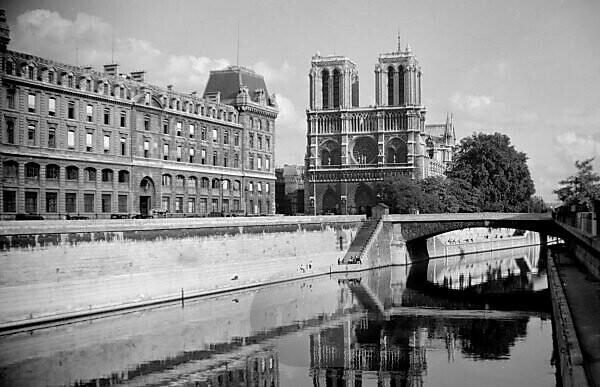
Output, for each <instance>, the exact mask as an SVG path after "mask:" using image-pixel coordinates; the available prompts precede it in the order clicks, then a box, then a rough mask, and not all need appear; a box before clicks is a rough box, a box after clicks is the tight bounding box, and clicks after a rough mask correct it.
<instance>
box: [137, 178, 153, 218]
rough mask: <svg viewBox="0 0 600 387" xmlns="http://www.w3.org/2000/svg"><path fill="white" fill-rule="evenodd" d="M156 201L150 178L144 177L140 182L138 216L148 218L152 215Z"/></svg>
mask: <svg viewBox="0 0 600 387" xmlns="http://www.w3.org/2000/svg"><path fill="white" fill-rule="evenodd" d="M155 200H156V189H155V188H154V181H152V178H150V177H148V176H146V177H144V178H143V179H142V181H141V182H140V214H141V215H142V216H148V215H151V214H152V207H153V206H154V204H155Z"/></svg>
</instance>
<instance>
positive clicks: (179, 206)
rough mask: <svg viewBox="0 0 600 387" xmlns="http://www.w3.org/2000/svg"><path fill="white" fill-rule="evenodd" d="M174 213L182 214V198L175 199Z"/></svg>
mask: <svg viewBox="0 0 600 387" xmlns="http://www.w3.org/2000/svg"><path fill="white" fill-rule="evenodd" d="M175 212H177V213H182V212H183V198H182V197H180V196H178V197H176V198H175Z"/></svg>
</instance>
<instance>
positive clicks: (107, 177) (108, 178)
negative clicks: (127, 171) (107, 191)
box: [102, 169, 113, 183]
mask: <svg viewBox="0 0 600 387" xmlns="http://www.w3.org/2000/svg"><path fill="white" fill-rule="evenodd" d="M102 181H103V182H104V183H112V181H113V171H112V169H103V170H102Z"/></svg>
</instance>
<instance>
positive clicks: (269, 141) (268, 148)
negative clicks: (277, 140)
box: [265, 137, 271, 150]
mask: <svg viewBox="0 0 600 387" xmlns="http://www.w3.org/2000/svg"><path fill="white" fill-rule="evenodd" d="M270 149H271V139H270V138H269V137H265V150H270Z"/></svg>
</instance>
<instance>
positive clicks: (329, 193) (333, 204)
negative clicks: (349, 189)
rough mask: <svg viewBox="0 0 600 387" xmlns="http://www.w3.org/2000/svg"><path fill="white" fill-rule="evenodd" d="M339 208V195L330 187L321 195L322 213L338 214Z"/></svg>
mask: <svg viewBox="0 0 600 387" xmlns="http://www.w3.org/2000/svg"><path fill="white" fill-rule="evenodd" d="M339 208H340V195H339V194H338V193H337V192H335V190H334V189H333V188H331V187H327V190H326V191H325V193H324V194H323V213H324V214H338V213H339Z"/></svg>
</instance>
